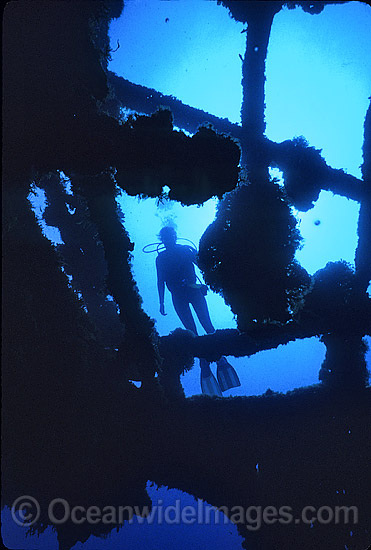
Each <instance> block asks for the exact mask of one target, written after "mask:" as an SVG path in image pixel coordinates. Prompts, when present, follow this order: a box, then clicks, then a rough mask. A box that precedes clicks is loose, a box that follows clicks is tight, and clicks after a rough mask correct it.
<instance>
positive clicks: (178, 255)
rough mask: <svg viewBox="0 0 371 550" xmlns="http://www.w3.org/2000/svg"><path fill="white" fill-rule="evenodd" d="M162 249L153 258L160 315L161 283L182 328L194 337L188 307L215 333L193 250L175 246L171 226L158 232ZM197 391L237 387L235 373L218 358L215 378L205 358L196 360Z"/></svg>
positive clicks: (162, 310) (162, 309) (210, 392)
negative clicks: (199, 376)
mask: <svg viewBox="0 0 371 550" xmlns="http://www.w3.org/2000/svg"><path fill="white" fill-rule="evenodd" d="M159 238H160V240H161V242H162V244H163V245H164V246H165V250H164V251H163V252H159V253H158V256H157V258H156V270H157V289H158V296H159V301H160V313H161V315H166V313H165V306H164V297H165V284H166V286H167V288H168V290H169V291H170V293H171V297H172V301H173V306H174V309H175V311H176V313H177V315H178V317H179V319H180V320H181V322H182V323H183V325H184V327H185V328H186V329H188V330H191V331H192V332H193V333H194V334H197V329H196V324H195V321H194V318H193V315H192V312H191V308H190V305H192V307H193V309H194V311H195V312H196V315H197V317H198V320H199V321H200V323H201V325H202V327H203V329H204V330H205V332H206V333H207V334H211V333H213V332H215V328H214V326H213V324H212V322H211V319H210V314H209V310H208V307H207V303H206V299H205V295H204V292H203V290H204V289H206V290H207V287H206V285H202V284H198V283H197V277H196V272H195V267H194V266H195V265H197V253H196V250H195V249H194V248H193V247H191V246H188V245H180V244H177V234H176V231H175V229H174V228H173V227H171V226H165V227H163V228H162V229H161V231H160V233H159ZM200 367H201V389H202V393H205V394H207V395H217V396H219V397H221V396H222V391H226V390H228V389H230V388H234V387H237V386H240V385H241V383H240V381H239V378H238V376H237V373H236V371H235V370H234V368H233V367H232V365H230V364H229V363H228V361H227V360H226V358H225V357H224V356H222V357H221V358H220V359H219V360H218V361H217V379H216V378H215V376H214V375H213V373H212V372H211V369H210V363H209V362H208V361H207V360H206V359H202V358H201V359H200Z"/></svg>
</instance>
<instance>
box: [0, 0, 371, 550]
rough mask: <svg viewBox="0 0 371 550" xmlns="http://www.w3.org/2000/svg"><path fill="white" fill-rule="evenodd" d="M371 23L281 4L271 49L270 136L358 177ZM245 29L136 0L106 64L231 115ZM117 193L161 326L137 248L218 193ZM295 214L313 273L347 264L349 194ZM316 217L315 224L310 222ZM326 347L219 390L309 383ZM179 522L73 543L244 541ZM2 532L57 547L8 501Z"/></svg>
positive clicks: (215, 15)
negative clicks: (170, 198)
mask: <svg viewBox="0 0 371 550" xmlns="http://www.w3.org/2000/svg"><path fill="white" fill-rule="evenodd" d="M370 23H371V15H370V10H369V8H368V6H366V5H365V4H363V3H360V2H349V3H348V4H345V5H343V6H327V7H326V8H325V10H324V12H323V13H322V14H320V15H316V16H311V15H308V14H305V13H303V12H302V11H301V10H300V9H295V10H292V11H288V10H286V9H284V10H282V11H281V12H280V13H279V14H278V15H277V16H276V17H275V21H274V25H273V29H272V34H271V39H270V45H269V52H268V59H267V82H266V104H267V110H266V120H267V132H266V134H267V136H268V137H269V138H270V139H272V140H276V141H283V140H285V139H291V138H293V137H294V136H298V135H304V136H305V137H306V138H307V139H308V141H309V143H310V145H313V146H315V147H317V148H322V149H323V155H324V156H325V158H326V160H327V162H328V163H329V164H330V165H331V166H333V167H335V168H343V169H344V170H346V171H347V172H348V173H351V174H353V175H355V176H357V177H360V169H359V166H360V164H361V162H362V152H361V147H362V140H363V121H364V115H365V112H366V109H367V106H368V101H367V98H368V96H369V90H370V89H371V86H370V84H371V80H370V78H371V61H370V57H369V55H368V52H369V47H370V44H369V28H370ZM243 28H244V26H243V25H242V24H240V23H236V22H234V21H233V20H232V19H231V18H230V17H229V16H228V13H227V10H225V9H224V8H222V7H221V6H217V4H216V2H206V1H205V2H202V1H200V0H196V1H190V0H187V1H184V0H179V1H177V2H161V1H155V2H153V1H139V0H135V1H133V0H132V1H129V2H126V5H125V11H124V16H123V17H121V18H120V19H119V20H117V21H114V22H113V23H112V25H111V30H110V35H111V39H112V48H113V49H115V48H116V46H117V40H119V41H120V48H119V49H118V50H117V52H115V53H113V54H112V57H113V59H112V62H111V64H110V69H111V70H113V71H115V72H117V74H119V75H122V76H124V77H125V78H127V79H129V80H131V81H132V82H135V83H138V84H142V85H145V86H148V87H152V88H155V89H156V90H159V91H161V92H163V93H165V94H171V95H174V96H176V97H178V98H179V99H181V100H182V101H183V102H184V103H186V104H188V105H191V106H194V107H197V108H201V109H204V110H205V111H208V112H210V113H212V114H214V115H216V116H220V117H228V118H229V120H230V121H232V122H239V121H240V106H241V100H242V90H241V86H240V81H241V59H240V57H239V54H241V55H242V56H243V55H244V50H245V40H246V34H245V33H241V31H242V30H243ZM149 36H150V40H148V38H149ZM31 198H32V201H33V205H34V208H35V213H36V215H37V216H38V219H39V223H40V224H41V226H42V228H43V230H44V232H45V234H46V235H47V236H48V238H50V240H51V241H52V242H54V243H55V244H58V243H60V242H61V239H60V234H59V231H58V230H57V229H56V228H48V227H47V226H46V224H45V222H44V221H43V220H42V219H41V216H42V212H43V209H44V208H45V203H44V197H43V192H42V191H40V190H39V191H37V192H36V195H35V196H33V197H31ZM119 202H120V204H121V205H122V209H123V211H124V213H125V227H126V228H127V230H128V231H129V234H130V237H131V239H132V241H133V242H134V243H135V249H134V251H133V273H134V276H135V279H136V281H137V284H138V287H139V290H140V293H141V296H142V298H143V307H144V309H145V311H146V312H147V313H148V314H149V315H150V316H151V317H153V318H154V319H155V320H156V328H157V330H158V331H159V333H160V334H161V335H163V334H168V333H169V331H170V330H173V329H174V328H176V327H177V326H180V322H179V320H178V318H177V317H176V315H175V313H174V311H173V310H172V305H171V302H170V299H169V298H170V297H169V295H167V301H166V309H167V313H168V315H167V317H162V316H160V315H159V311H158V299H157V288H156V280H155V271H154V258H155V255H154V254H148V255H146V254H144V253H143V252H142V248H143V246H145V245H146V244H148V243H149V242H154V241H156V235H157V233H158V231H159V229H160V228H161V226H162V225H163V224H164V223H165V222H166V221H167V220H168V219H171V220H172V221H174V222H175V223H176V224H177V227H178V234H179V236H181V237H186V238H189V239H191V240H192V241H194V242H195V243H196V244H198V241H199V239H200V237H201V235H202V233H203V231H204V230H205V229H206V227H207V226H208V224H209V223H211V222H212V221H213V218H214V216H215V208H216V201H215V200H210V201H208V202H207V203H206V204H205V205H204V206H203V207H201V208H197V207H188V208H183V207H181V206H180V205H177V204H174V203H165V204H163V205H156V201H155V200H152V199H148V200H142V201H139V200H138V199H135V198H131V197H127V196H126V195H125V194H124V193H123V194H122V196H121V198H120V199H119ZM296 215H297V217H298V220H299V221H300V226H299V227H300V231H301V233H302V236H303V237H304V246H303V248H302V250H301V251H299V252H298V254H297V258H298V260H299V261H300V262H301V263H302V265H303V266H304V267H305V268H306V269H307V270H308V271H309V272H310V273H314V272H315V271H316V270H317V269H320V268H322V267H324V265H325V264H326V263H327V261H336V260H340V259H344V260H346V261H348V262H349V263H353V262H354V253H355V248H356V244H357V236H356V226H357V215H358V205H357V204H356V203H354V202H353V201H349V200H347V199H344V198H341V197H334V196H332V195H331V194H330V193H326V192H322V193H321V195H320V198H319V200H318V202H317V203H316V205H315V207H314V208H313V209H312V210H310V211H309V212H308V213H305V214H302V213H300V212H297V213H296ZM317 220H319V222H320V223H319V224H315V223H314V222H315V221H317ZM208 304H209V309H210V312H211V317H212V320H213V323H214V325H215V327H216V328H229V327H233V328H234V327H235V326H236V324H235V320H234V318H233V315H232V313H231V311H230V310H229V308H228V307H227V306H226V305H225V304H224V302H223V300H222V298H221V297H220V296H217V295H215V294H212V293H210V292H209V294H208ZM199 329H200V327H199ZM200 332H201V329H200ZM369 340H370V339H369ZM323 357H324V346H323V345H322V344H321V343H320V342H319V341H318V339H316V338H312V339H307V340H299V341H297V342H293V343H291V344H289V345H287V346H279V347H278V348H277V349H276V350H268V351H265V352H261V353H259V354H256V355H255V356H253V357H250V358H241V359H234V358H231V362H232V363H233V365H234V366H235V367H236V369H237V370H238V373H239V376H240V379H241V382H242V384H241V387H240V388H237V389H234V390H230V392H226V393H225V394H224V395H255V394H261V393H264V392H265V391H266V390H267V389H268V388H270V389H272V390H274V391H282V392H285V391H287V390H289V389H293V388H295V387H299V386H303V385H309V384H313V383H316V382H317V379H318V370H319V366H320V364H321V362H322V360H323ZM368 357H370V353H369V354H368ZM182 384H183V386H184V388H185V392H186V395H188V396H190V395H193V394H197V393H200V387H199V370H198V368H197V366H196V367H194V369H193V370H192V371H191V372H189V373H187V374H186V375H185V376H184V377H183V378H182ZM148 492H149V494H150V496H151V498H152V499H153V501H154V503H156V502H158V500H159V499H161V500H162V501H163V502H164V503H165V502H166V503H169V504H171V503H172V502H174V500H175V499H176V498H181V499H182V502H183V503H184V504H187V503H191V502H193V501H194V499H193V497H191V496H189V495H188V496H187V495H185V494H183V493H180V492H179V491H168V492H166V489H157V488H156V487H150V486H148ZM127 527H128V528H127ZM129 528H130V529H129ZM184 532H185V527H184V526H182V525H180V526H170V527H169V526H168V527H165V526H163V525H162V526H154V525H152V526H145V525H140V526H135V525H133V526H125V529H122V530H121V531H120V532H118V533H116V532H113V533H112V535H111V536H110V538H109V539H107V540H106V541H104V540H103V541H102V540H100V539H95V538H93V537H91V539H89V541H88V542H87V543H85V544H84V545H81V544H78V545H76V546H75V550H77V549H79V550H80V549H81V550H90V549H93V548H94V549H98V548H102V549H103V548H105V549H108V548H110V549H113V548H124V547H125V549H126V550H131V549H133V550H134V549H136V548H139V547H140V548H147V549H148V550H152V549H160V548H161V550H165V549H167V548H169V549H170V548H171V549H172V548H174V547H176V548H178V549H182V548H190V547H197V548H210V547H213V548H216V549H217V548H230V549H232V548H236V549H237V548H241V542H242V541H241V539H240V537H238V535H237V532H236V528H235V527H233V526H231V525H226V526H225V525H218V526H214V527H211V526H205V525H202V526H195V527H194V528H192V526H187V527H186V533H187V537H186V539H185V538H184ZM3 537H4V542H5V544H6V545H7V546H8V547H9V548H25V549H26V548H30V549H31V548H43V549H45V548H48V549H49V550H53V549H54V548H57V542H56V536H55V534H54V533H53V532H52V531H51V529H50V528H48V529H47V531H46V532H45V533H44V534H43V535H42V536H41V537H40V538H39V539H38V538H37V537H30V538H26V537H25V532H24V529H22V528H21V527H17V526H16V525H15V524H14V523H13V522H12V521H11V520H10V519H9V511H7V510H5V511H4V512H3ZM218 545H219V546H218Z"/></svg>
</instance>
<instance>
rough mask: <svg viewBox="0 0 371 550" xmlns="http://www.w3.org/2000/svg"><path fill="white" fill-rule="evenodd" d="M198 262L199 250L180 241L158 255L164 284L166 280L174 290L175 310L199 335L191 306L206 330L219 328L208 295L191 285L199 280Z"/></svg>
mask: <svg viewBox="0 0 371 550" xmlns="http://www.w3.org/2000/svg"><path fill="white" fill-rule="evenodd" d="M195 263H196V252H195V250H194V249H193V248H191V247H190V246H184V245H180V244H176V245H174V246H173V247H171V248H166V250H164V251H163V252H160V253H159V255H158V256H157V258H156V269H157V279H158V281H159V283H160V284H162V283H166V286H167V288H168V289H169V291H170V292H171V296H172V299H173V305H174V309H175V311H176V313H177V314H178V317H179V319H180V320H181V321H182V323H183V325H184V327H185V328H186V329H188V330H191V331H192V332H194V334H197V329H196V324H195V321H194V319H193V316H192V312H191V308H190V307H189V306H190V304H192V306H193V308H194V310H195V312H196V314H197V317H198V319H199V321H200V323H201V325H202V327H203V328H204V330H205V332H207V334H211V333H212V332H215V329H214V327H213V325H212V323H211V320H210V315H209V310H208V308H207V303H206V300H205V297H204V295H203V294H202V292H201V290H200V289H199V288H192V287H191V286H190V285H194V284H195V283H196V273H195V268H194V264H195Z"/></svg>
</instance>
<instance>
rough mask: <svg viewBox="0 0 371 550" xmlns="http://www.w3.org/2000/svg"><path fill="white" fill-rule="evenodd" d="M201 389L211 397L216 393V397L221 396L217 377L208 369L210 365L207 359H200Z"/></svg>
mask: <svg viewBox="0 0 371 550" xmlns="http://www.w3.org/2000/svg"><path fill="white" fill-rule="evenodd" d="M200 366H201V390H202V393H203V394H205V395H210V396H211V397H212V396H214V395H216V396H217V397H223V396H222V392H221V391H220V387H219V384H218V381H217V379H216V378H215V376H214V375H213V373H212V372H211V369H210V365H209V363H208V362H207V361H205V360H201V361H200Z"/></svg>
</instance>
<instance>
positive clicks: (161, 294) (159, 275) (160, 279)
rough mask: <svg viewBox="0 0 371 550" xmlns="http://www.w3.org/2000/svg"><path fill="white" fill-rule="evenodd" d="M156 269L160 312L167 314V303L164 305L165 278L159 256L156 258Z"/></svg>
mask: <svg viewBox="0 0 371 550" xmlns="http://www.w3.org/2000/svg"><path fill="white" fill-rule="evenodd" d="M156 270H157V290H158V298H159V301H160V313H161V315H166V313H165V305H164V298H165V280H164V277H163V275H162V273H161V268H160V265H159V261H158V257H157V258H156Z"/></svg>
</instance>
